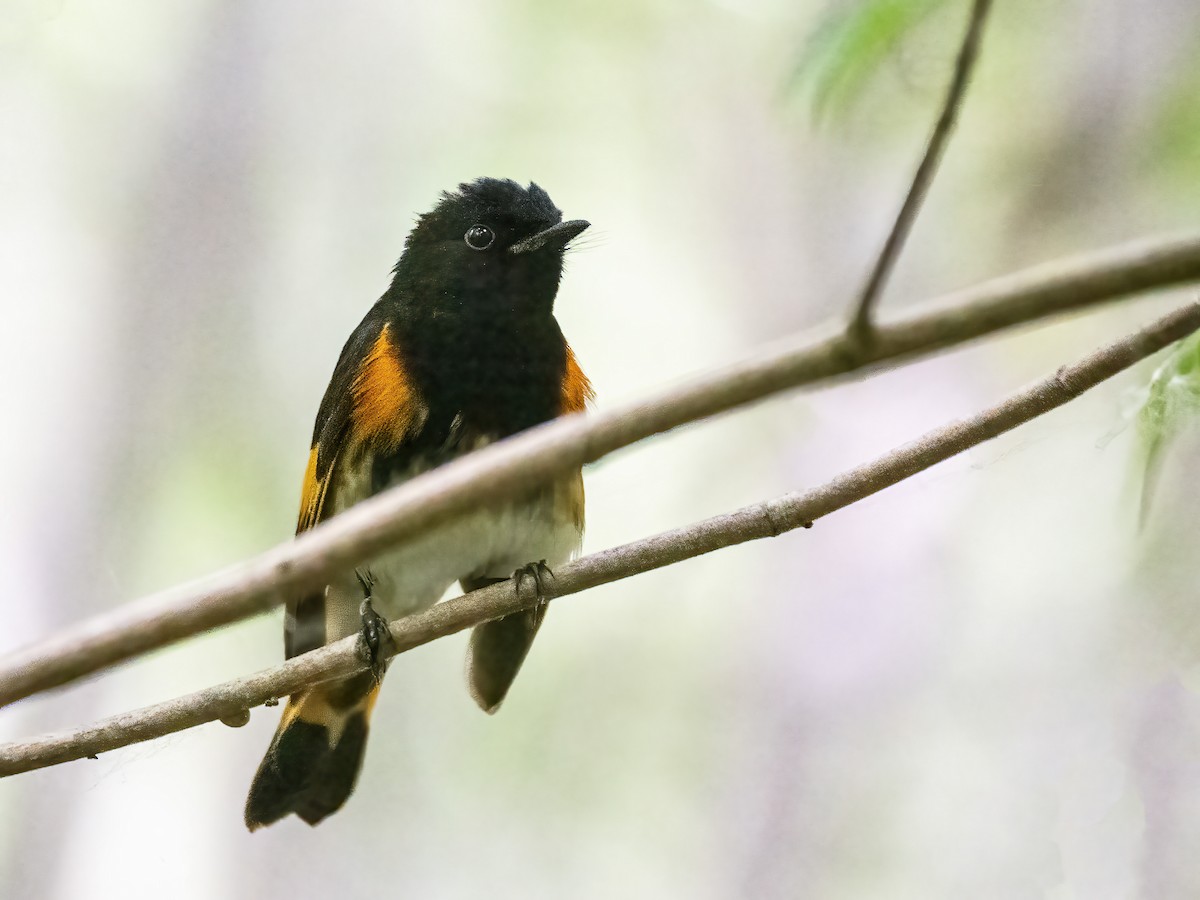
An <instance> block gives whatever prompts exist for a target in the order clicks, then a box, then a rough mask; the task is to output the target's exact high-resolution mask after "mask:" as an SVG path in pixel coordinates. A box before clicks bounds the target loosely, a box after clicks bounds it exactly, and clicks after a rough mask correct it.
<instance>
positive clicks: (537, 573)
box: [512, 559, 554, 618]
mask: <svg viewBox="0 0 1200 900" xmlns="http://www.w3.org/2000/svg"><path fill="white" fill-rule="evenodd" d="M512 577H513V582H514V585H515V590H516V592H517V597H518V598H519V597H520V596H521V587H522V585H523V584H524V583H525V579H526V578H531V579H533V585H534V589H535V590H536V591H537V603H536V605H535V606H534V607H533V612H534V614H535V615H536V616H538V617H539V618H540V617H541V616H542V615H543V614H544V613H545V611H546V604H547V603H549V602H550V598H549V597H547V596H546V581H547V580H550V581H553V580H554V572H553V571H552V570H551V568H550V567H549V566H548V565H546V561H545V560H544V559H539V560H538V561H537V562H531V563H529V564H528V565H524V566H521V568H519V569H517V570H516V571H515V572H513V573H512Z"/></svg>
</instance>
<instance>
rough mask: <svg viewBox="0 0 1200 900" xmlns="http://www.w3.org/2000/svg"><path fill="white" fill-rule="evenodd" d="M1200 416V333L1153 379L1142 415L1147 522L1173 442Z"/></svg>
mask: <svg viewBox="0 0 1200 900" xmlns="http://www.w3.org/2000/svg"><path fill="white" fill-rule="evenodd" d="M1197 415H1200V331H1198V332H1196V333H1195V334H1193V335H1192V336H1191V337H1189V338H1188V339H1187V340H1185V341H1181V342H1180V343H1179V344H1177V345H1176V346H1175V348H1174V350H1172V351H1171V355H1170V356H1169V357H1167V359H1166V361H1165V362H1164V363H1163V364H1162V365H1161V366H1159V367H1158V368H1157V369H1156V370H1155V372H1154V375H1153V376H1152V377H1151V379H1150V385H1149V388H1148V389H1147V391H1146V397H1145V400H1144V402H1143V403H1142V408H1141V411H1140V413H1139V416H1138V429H1139V431H1140V434H1141V441H1142V450H1143V459H1144V464H1143V469H1142V503H1141V514H1142V518H1143V520H1144V519H1145V516H1146V512H1147V510H1148V508H1149V504H1150V501H1151V499H1152V498H1153V494H1154V487H1155V484H1156V481H1157V477H1158V473H1159V470H1160V468H1161V465H1162V460H1163V454H1164V452H1165V451H1166V448H1167V445H1168V444H1169V443H1170V442H1171V439H1172V438H1174V437H1175V436H1177V435H1178V434H1179V433H1180V431H1181V430H1182V429H1183V428H1184V427H1185V426H1187V425H1188V424H1189V423H1190V422H1192V421H1194V420H1195V418H1196V416H1197Z"/></svg>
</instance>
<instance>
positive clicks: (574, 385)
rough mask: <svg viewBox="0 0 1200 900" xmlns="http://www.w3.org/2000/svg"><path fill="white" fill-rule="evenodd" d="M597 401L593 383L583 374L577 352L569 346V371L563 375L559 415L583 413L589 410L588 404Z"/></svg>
mask: <svg viewBox="0 0 1200 900" xmlns="http://www.w3.org/2000/svg"><path fill="white" fill-rule="evenodd" d="M595 399H596V392H595V391H594V390H592V383H591V382H590V381H589V380H588V377H587V376H586V375H584V374H583V369H581V368H579V361H578V360H577V359H575V351H574V350H572V349H571V347H570V345H568V346H567V369H566V371H565V372H564V373H563V385H562V403H561V406H560V409H559V415H560V416H565V415H566V414H567V413H576V412H583V411H584V410H585V409H587V405H588V403H590V402H591V401H592V400H595Z"/></svg>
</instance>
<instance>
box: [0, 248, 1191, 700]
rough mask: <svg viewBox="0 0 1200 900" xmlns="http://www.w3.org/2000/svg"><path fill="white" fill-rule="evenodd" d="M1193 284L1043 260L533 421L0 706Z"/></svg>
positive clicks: (80, 653)
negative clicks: (913, 364) (632, 463)
mask: <svg viewBox="0 0 1200 900" xmlns="http://www.w3.org/2000/svg"><path fill="white" fill-rule="evenodd" d="M1197 278H1200V234H1196V233H1192V234H1189V235H1186V236H1181V237H1174V238H1165V239H1157V240H1152V241H1142V242H1138V243H1134V244H1128V245H1124V246H1120V247H1115V248H1111V249H1109V250H1106V251H1102V252H1098V253H1092V254H1087V255H1083V256H1078V257H1074V258H1071V259H1066V260H1061V261H1058V262H1055V263H1050V264H1045V265H1042V266H1038V267H1036V268H1033V269H1028V270H1026V271H1024V272H1020V273H1017V274H1014V275H1009V276H1007V277H1004V278H999V279H996V280H994V281H989V282H986V283H984V284H982V285H979V286H977V287H974V288H970V289H968V290H964V291H960V292H957V293H955V294H951V295H949V296H947V297H944V298H942V300H941V301H940V303H935V304H934V309H932V311H926V312H923V313H918V314H913V315H909V316H907V317H906V318H904V319H901V320H899V321H898V322H896V323H894V324H892V325H888V326H885V327H881V328H879V329H878V330H877V331H876V332H875V336H874V340H873V341H872V343H871V346H870V348H869V349H867V350H865V351H863V352H854V348H853V347H852V346H851V344H850V342H849V341H848V340H847V338H846V337H845V336H844V335H840V334H839V335H834V336H832V337H827V338H824V339H821V340H815V341H814V340H812V339H811V338H808V337H791V338H789V339H787V340H784V341H782V342H779V343H776V344H773V345H768V346H766V347H762V348H759V349H758V350H756V351H755V352H754V353H753V354H751V355H750V356H749V357H747V358H745V359H743V360H741V361H740V362H737V363H734V364H732V365H728V366H725V367H722V368H719V369H713V370H710V371H707V372H705V373H703V374H701V375H699V376H696V377H694V378H693V379H692V380H690V381H687V382H684V383H682V384H680V385H678V386H675V387H671V388H668V389H665V390H661V391H659V392H658V393H656V394H653V395H651V396H650V397H648V398H647V399H645V400H642V401H640V402H636V403H631V404H626V405H624V406H618V407H615V408H612V409H609V410H606V411H602V412H598V413H596V414H593V415H589V416H571V417H567V418H566V419H560V420H557V421H555V422H551V423H549V424H547V425H543V426H541V427H539V428H535V429H533V430H532V431H529V432H526V433H524V434H521V435H518V436H516V437H514V438H511V439H509V440H506V441H501V442H500V443H498V444H494V445H492V446H490V447H486V448H484V449H483V450H480V451H478V452H476V453H472V454H470V455H469V456H466V457H463V458H462V459H459V460H456V461H454V462H452V463H449V464H447V465H445V466H442V467H440V468H438V469H436V470H435V471H433V472H431V473H429V474H428V475H424V476H421V477H419V478H414V479H413V480H412V481H410V482H408V483H406V484H404V485H402V486H400V487H397V488H394V489H392V490H389V491H386V492H384V493H383V494H380V495H378V496H376V497H373V498H371V499H369V500H366V501H364V502H362V503H359V504H357V505H355V506H354V507H352V508H351V509H348V510H346V511H345V512H343V513H341V514H339V515H338V516H336V517H335V518H333V519H331V520H330V521H329V522H327V523H324V524H322V525H320V526H319V527H317V528H315V529H313V530H312V531H309V532H306V533H305V534H302V535H300V536H299V537H298V538H296V539H295V540H294V541H289V542H287V543H285V544H282V545H280V546H277V547H275V548H273V549H271V550H268V551H267V552H265V553H262V554H260V555H258V556H256V557H253V558H252V559H250V560H247V561H245V562H242V563H239V564H237V565H234V566H231V567H229V568H227V569H225V570H223V571H221V572H217V573H215V574H213V575H210V576H207V577H205V578H201V579H199V580H197V581H193V582H191V583H188V584H184V585H179V586H176V587H172V588H169V589H167V590H165V591H161V592H159V593H157V594H152V595H150V596H148V597H144V598H142V599H141V600H137V601H134V602H132V603H128V604H125V605H123V606H121V607H118V608H117V609H114V610H112V611H111V612H108V613H105V614H102V615H99V616H96V617H94V618H92V619H90V620H88V621H85V622H83V623H80V624H77V625H74V626H71V625H64V626H63V627H62V628H61V629H60V630H59V631H58V632H57V634H56V635H55V636H54V637H51V638H48V639H46V640H44V641H42V642H40V643H38V644H34V645H33V646H31V647H28V648H25V649H23V650H19V651H17V652H14V653H12V654H9V655H8V656H6V657H5V658H4V659H0V705H4V704H8V703H11V702H13V701H15V700H19V699H21V698H22V697H27V696H29V695H30V694H34V693H37V692H38V691H43V690H46V689H48V688H52V687H56V686H58V685H62V684H66V683H68V682H70V681H74V680H76V679H78V678H81V677H83V676H85V675H89V674H91V673H93V672H96V671H98V670H100V669H103V668H105V667H107V666H111V665H113V664H115V663H118V662H121V661H123V660H126V659H130V658H132V657H135V656H138V655H140V654H142V653H146V652H148V651H150V650H154V649H156V648H159V647H163V646H166V645H167V644H170V643H172V642H173V641H177V640H181V639H182V638H186V637H190V636H191V635H194V634H199V633H200V632H203V631H207V630H209V629H211V628H216V627H218V626H221V625H227V624H229V623H230V622H234V621H237V620H238V619H244V618H246V617H248V616H251V615H254V614H256V613H259V612H262V611H264V610H267V609H270V608H271V607H273V606H275V605H276V604H278V603H281V602H283V600H284V599H285V598H286V597H288V596H291V595H294V594H295V593H296V592H297V591H304V590H311V589H313V588H317V587H319V586H320V585H323V584H325V583H326V581H327V579H328V578H329V577H330V575H331V574H333V573H335V572H338V571H345V570H346V569H349V568H351V567H353V566H355V565H358V564H359V563H361V562H363V561H364V560H367V559H370V558H372V557H373V556H376V555H377V554H378V553H379V552H380V551H382V550H384V549H386V548H388V547H390V546H393V545H395V544H396V543H398V542H400V541H401V540H404V539H405V538H408V537H411V536H412V535H414V534H417V533H418V532H421V531H424V530H426V529H429V528H432V527H434V526H436V525H438V524H440V523H442V522H445V521H446V520H447V519H450V518H452V517H454V516H455V515H458V514H460V513H463V512H466V511H468V510H470V509H472V508H474V507H477V506H478V505H480V504H484V503H490V502H496V501H498V500H502V499H505V498H507V497H512V496H514V495H517V494H520V493H521V492H522V491H525V490H528V489H530V488H531V487H536V486H537V485H539V484H543V483H545V482H546V481H547V480H548V479H549V478H551V477H553V476H555V475H557V474H560V473H563V472H567V471H570V470H571V469H574V468H576V467H578V466H579V465H581V464H583V463H588V462H592V461H594V460H597V459H599V458H600V457H602V456H605V455H606V454H608V453H611V452H613V451H614V450H617V449H620V448H621V447H627V446H629V445H630V444H633V443H635V442H637V441H640V440H643V439H644V438H647V437H650V436H651V435H655V434H660V433H662V432H665V431H669V430H671V429H672V428H676V427H678V426H680V425H683V424H686V423H688V422H694V421H696V420H698V419H702V418H705V417H707V416H712V415H715V414H717V413H721V412H725V411H727V410H731V409H734V408H735V407H738V406H743V405H745V404H748V403H752V402H754V401H756V400H761V399H762V398H764V397H768V396H770V395H772V394H776V393H779V392H781V391H784V390H787V389H789V388H795V387H799V386H801V385H808V384H813V383H815V382H819V381H823V380H828V379H831V378H834V377H837V376H841V375H845V374H847V373H849V372H854V371H859V370H863V369H869V368H876V367H879V366H881V365H882V364H885V363H893V362H895V361H898V360H902V359H906V358H911V357H915V356H920V355H925V354H929V353H932V352H934V351H936V350H940V349H944V348H947V347H952V346H956V345H959V344H962V343H965V342H967V341H970V340H972V339H974V338H978V337H981V336H983V335H988V334H992V333H994V332H996V331H999V330H1001V329H1004V328H1009V327H1011V326H1014V325H1020V324H1023V323H1027V322H1032V321H1035V320H1039V319H1043V318H1047V317H1049V316H1051V315H1054V314H1058V313H1063V312H1067V311H1069V310H1074V309H1079V308H1081V307H1086V306H1090V305H1094V304H1097V303H1101V302H1104V301H1107V300H1114V299H1116V298H1118V297H1123V296H1128V295H1130V294H1135V293H1138V292H1141V291H1147V290H1151V289H1154V288H1163V287H1168V286H1171V285H1175V284H1180V283H1182V282H1187V281H1192V280H1195V279H1197Z"/></svg>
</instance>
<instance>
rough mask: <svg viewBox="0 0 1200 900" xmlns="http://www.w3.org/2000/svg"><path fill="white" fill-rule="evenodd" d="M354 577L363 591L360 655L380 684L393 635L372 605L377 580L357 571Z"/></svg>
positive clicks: (361, 571)
mask: <svg viewBox="0 0 1200 900" xmlns="http://www.w3.org/2000/svg"><path fill="white" fill-rule="evenodd" d="M354 575H355V577H357V578H358V583H359V584H360V585H362V590H363V602H362V605H361V606H360V607H359V608H358V614H359V616H360V617H361V618H362V630H361V631H359V633H358V655H359V656H360V657H361V658H362V661H363V662H365V663H366V664H367V667H368V668H369V669H370V670H371V675H372V676H373V677H374V678H375V682H376V683H379V682H380V681H382V680H383V673H384V672H386V671H387V667H388V656H387V651H388V650H389V649H391V647H392V633H391V632H390V631H388V621H387V619H385V618H384V617H383V616H381V615H380V614H379V613H377V612H375V608H374V606H373V605H372V604H371V589H372V588H373V587H374V586H375V579H374V578H372V577H371V573H370V571H369V570H367V571H365V572H364V570H362V569H355V570H354Z"/></svg>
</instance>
